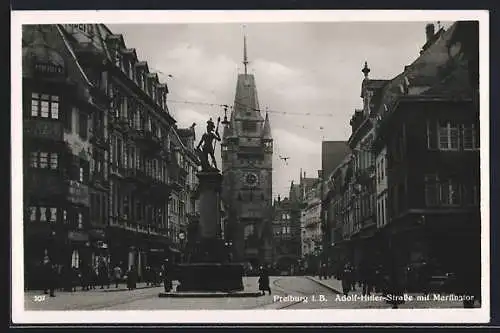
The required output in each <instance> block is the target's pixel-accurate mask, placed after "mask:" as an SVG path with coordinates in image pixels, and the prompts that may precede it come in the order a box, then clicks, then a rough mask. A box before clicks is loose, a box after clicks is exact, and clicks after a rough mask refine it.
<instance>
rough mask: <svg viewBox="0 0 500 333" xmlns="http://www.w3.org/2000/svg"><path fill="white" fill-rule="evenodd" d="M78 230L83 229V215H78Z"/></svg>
mask: <svg viewBox="0 0 500 333" xmlns="http://www.w3.org/2000/svg"><path fill="white" fill-rule="evenodd" d="M77 216H78V229H83V214H82V213H78V215H77Z"/></svg>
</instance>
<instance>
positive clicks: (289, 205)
mask: <svg viewBox="0 0 500 333" xmlns="http://www.w3.org/2000/svg"><path fill="white" fill-rule="evenodd" d="M294 208H295V207H294V202H292V201H291V200H290V199H289V198H284V199H283V200H281V198H280V197H279V196H278V199H277V200H275V201H274V204H273V216H274V217H273V266H274V267H275V269H276V270H277V271H279V272H283V271H285V272H288V273H290V274H293V273H295V272H297V268H298V261H299V259H300V252H301V249H300V246H301V242H300V237H301V236H300V234H301V232H300V230H301V229H300V210H298V209H294Z"/></svg>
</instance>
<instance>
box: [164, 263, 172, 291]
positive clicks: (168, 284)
mask: <svg viewBox="0 0 500 333" xmlns="http://www.w3.org/2000/svg"><path fill="white" fill-rule="evenodd" d="M162 278H163V288H164V289H165V292H166V293H168V292H170V291H171V290H172V287H173V286H172V277H171V272H170V267H169V265H168V260H165V264H163V266H162Z"/></svg>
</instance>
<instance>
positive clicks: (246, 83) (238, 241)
mask: <svg viewBox="0 0 500 333" xmlns="http://www.w3.org/2000/svg"><path fill="white" fill-rule="evenodd" d="M246 59H247V58H246V42H245V52H244V64H245V73H244V74H239V75H238V81H237V86H236V96H235V101H234V108H233V111H232V112H231V115H230V121H229V125H227V126H226V127H225V128H224V133H223V138H222V154H221V155H222V173H223V176H224V183H223V194H222V195H223V202H224V205H225V211H226V214H227V220H228V222H227V228H226V229H227V230H225V234H226V239H228V240H230V241H231V242H232V244H233V245H232V252H233V258H234V260H236V261H247V262H250V263H252V265H254V266H255V265H258V264H259V263H269V264H270V263H271V260H272V246H271V237H272V230H271V220H272V169H273V166H272V156H273V138H272V136H271V126H270V123H269V116H268V115H267V114H266V116H265V118H264V117H262V114H261V112H260V108H259V101H258V98H257V90H256V86H255V78H254V76H253V75H252V74H248V73H247V70H246V65H247V60H246Z"/></svg>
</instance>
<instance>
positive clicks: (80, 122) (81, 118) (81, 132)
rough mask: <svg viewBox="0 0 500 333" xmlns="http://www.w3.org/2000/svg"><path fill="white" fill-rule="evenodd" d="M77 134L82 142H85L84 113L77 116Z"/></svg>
mask: <svg viewBox="0 0 500 333" xmlns="http://www.w3.org/2000/svg"><path fill="white" fill-rule="evenodd" d="M78 117H79V118H78V134H79V135H80V137H81V138H82V139H83V140H87V136H88V124H87V123H88V117H87V115H86V114H85V113H82V112H81V113H79V115H78Z"/></svg>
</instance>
